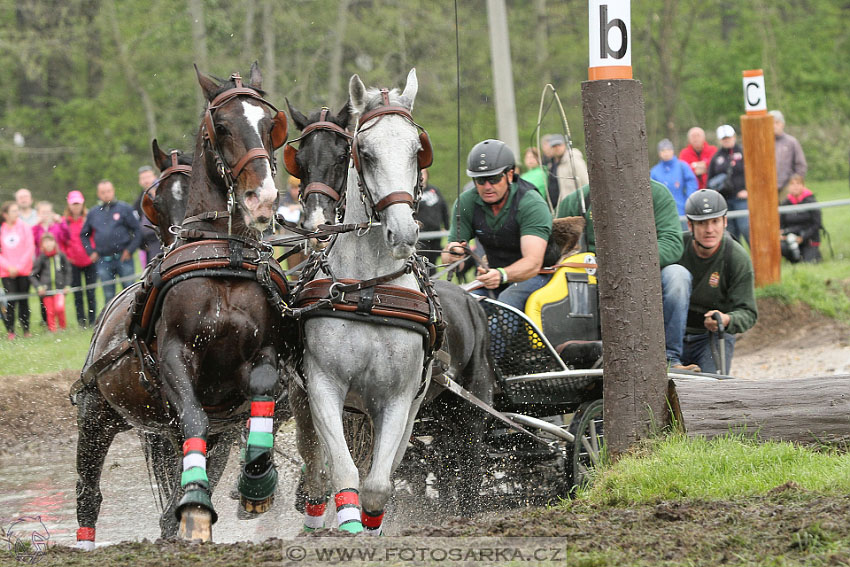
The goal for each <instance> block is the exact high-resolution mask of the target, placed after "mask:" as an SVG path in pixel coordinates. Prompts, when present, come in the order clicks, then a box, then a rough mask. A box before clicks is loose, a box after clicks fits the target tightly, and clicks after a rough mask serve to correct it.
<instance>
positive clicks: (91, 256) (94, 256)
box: [89, 252, 100, 262]
mask: <svg viewBox="0 0 850 567" xmlns="http://www.w3.org/2000/svg"><path fill="white" fill-rule="evenodd" d="M99 258H100V256H99V255H98V253H97V252H92V253H91V254H89V259H90V260H91V261H92V262H97V260H98V259H99Z"/></svg>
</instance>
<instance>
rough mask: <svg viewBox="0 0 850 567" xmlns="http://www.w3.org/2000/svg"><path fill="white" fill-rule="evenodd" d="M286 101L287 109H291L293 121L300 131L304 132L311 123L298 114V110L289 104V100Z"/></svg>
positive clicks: (290, 113)
mask: <svg viewBox="0 0 850 567" xmlns="http://www.w3.org/2000/svg"><path fill="white" fill-rule="evenodd" d="M284 100H286V108H287V109H289V115H290V116H291V117H292V121H293V122H294V123H295V127H296V128H298V129H299V130H303V129H304V128H306V127H307V123H308V122H309V121H310V120H309V119H308V118H307V117H306V116H304V115H303V114H301V113H300V112H298V110H297V109H296V108H294V107H293V106H292V105H291V104H289V98H286V99H284Z"/></svg>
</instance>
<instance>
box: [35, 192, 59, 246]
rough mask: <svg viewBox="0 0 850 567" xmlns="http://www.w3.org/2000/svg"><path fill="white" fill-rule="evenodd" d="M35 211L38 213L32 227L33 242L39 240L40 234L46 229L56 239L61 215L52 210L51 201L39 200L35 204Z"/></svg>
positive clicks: (57, 238)
mask: <svg viewBox="0 0 850 567" xmlns="http://www.w3.org/2000/svg"><path fill="white" fill-rule="evenodd" d="M35 212H36V213H37V214H38V222H37V223H36V224H35V226H33V227H32V238H33V242H34V243H36V244H37V243H39V242H41V235H42V234H44V233H45V232H48V231H49V232H50V233H51V234H53V237H54V238H55V239H56V240H57V241H58V240H59V234H60V232H61V231H62V224H61V221H62V217H60V216H59V215H57V214H56V213H54V212H53V203H51V202H49V201H39V202H38V203H37V204H36V205H35Z"/></svg>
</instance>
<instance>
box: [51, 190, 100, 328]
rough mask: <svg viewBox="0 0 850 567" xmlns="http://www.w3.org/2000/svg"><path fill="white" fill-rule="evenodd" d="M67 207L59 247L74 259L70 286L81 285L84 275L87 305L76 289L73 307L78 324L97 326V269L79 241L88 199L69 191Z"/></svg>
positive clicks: (71, 259)
mask: <svg viewBox="0 0 850 567" xmlns="http://www.w3.org/2000/svg"><path fill="white" fill-rule="evenodd" d="M67 201H68V206H67V207H65V214H64V215H63V216H62V224H61V227H62V228H61V230H60V231H59V236H58V240H59V247H60V248H61V249H62V252H64V253H65V256H67V257H68V261H69V262H71V285H72V286H73V287H74V288H78V287H80V286H82V284H83V279H84V278H85V283H86V285H85V290H86V301H87V303H88V304H87V305H84V304H83V291H82V290H77V291H75V292H74V307H76V310H77V323H79V325H80V327H81V328H84V327H86V326H88V327H91V326H93V325H94V319H95V315H96V314H97V306H96V305H95V299H94V290H95V284H97V270H96V269H95V265H94V264H93V263H92V261H91V258H89V255H88V254H87V253H86V249H85V248H83V243H82V241H81V240H80V229H82V228H83V223H85V222H86V213H87V212H88V211H87V210H86V206H85V198H84V197H83V194H82V193H81V192H79V191H71V192H69V193H68V199H67Z"/></svg>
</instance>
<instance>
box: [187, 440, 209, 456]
mask: <svg viewBox="0 0 850 567" xmlns="http://www.w3.org/2000/svg"><path fill="white" fill-rule="evenodd" d="M189 451H197V452H199V453H201V454H202V455H206V454H207V441H206V439H201V438H200V437H190V438H189V439H186V440H185V441H183V454H184V455H185V454H186V453H188V452H189Z"/></svg>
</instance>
